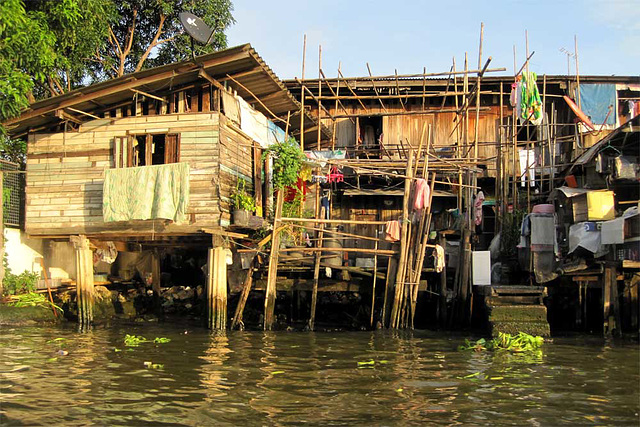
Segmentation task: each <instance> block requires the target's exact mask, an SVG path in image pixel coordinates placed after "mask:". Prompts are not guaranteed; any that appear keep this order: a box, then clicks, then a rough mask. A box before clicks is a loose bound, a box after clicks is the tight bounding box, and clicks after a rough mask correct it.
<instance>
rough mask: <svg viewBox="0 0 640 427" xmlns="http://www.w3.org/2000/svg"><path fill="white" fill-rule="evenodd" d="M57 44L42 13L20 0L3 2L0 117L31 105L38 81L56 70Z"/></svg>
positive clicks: (18, 111) (1, 17)
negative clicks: (28, 9)
mask: <svg viewBox="0 0 640 427" xmlns="http://www.w3.org/2000/svg"><path fill="white" fill-rule="evenodd" d="M54 44H55V37H54V36H53V34H52V33H51V32H50V31H48V28H47V27H46V25H44V23H43V17H42V15H41V14H39V13H34V14H27V12H26V10H25V8H24V5H23V3H22V2H21V1H20V0H3V1H2V2H0V121H3V120H6V119H8V118H10V117H14V116H16V115H18V114H19V113H20V111H21V110H22V109H23V108H25V107H26V106H27V105H29V97H28V95H29V94H30V93H31V91H32V90H33V88H34V85H35V83H43V82H44V81H45V80H46V78H47V76H48V75H49V74H50V73H51V72H52V70H53V67H54V64H55V58H56V54H55V50H54ZM0 131H1V132H4V128H3V127H1V126H0Z"/></svg>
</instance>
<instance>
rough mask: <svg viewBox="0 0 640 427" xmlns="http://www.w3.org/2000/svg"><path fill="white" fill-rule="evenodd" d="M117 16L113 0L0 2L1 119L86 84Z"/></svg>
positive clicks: (16, 0)
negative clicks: (97, 54)
mask: <svg viewBox="0 0 640 427" xmlns="http://www.w3.org/2000/svg"><path fill="white" fill-rule="evenodd" d="M115 16H116V15H115V7H114V6H113V3H112V2H111V1H109V0H64V1H59V0H41V1H32V2H27V3H26V5H25V3H23V1H22V0H3V1H2V2H0V121H1V120H6V119H8V118H10V117H14V116H16V115H18V114H19V113H20V111H21V110H22V109H23V108H24V107H26V106H27V105H29V102H30V101H34V100H35V98H36V97H37V98H43V97H46V96H53V95H58V94H60V93H62V92H65V91H68V90H71V89H72V88H75V87H78V86H81V85H82V84H83V82H84V80H85V77H86V75H87V65H88V63H89V62H90V61H92V59H93V56H94V55H95V54H96V53H97V52H98V51H99V50H100V46H101V45H102V44H104V43H106V42H107V36H108V29H109V25H110V24H111V23H112V22H113V20H114V17H115ZM34 95H35V96H34ZM2 131H3V129H2V128H1V127H0V132H2Z"/></svg>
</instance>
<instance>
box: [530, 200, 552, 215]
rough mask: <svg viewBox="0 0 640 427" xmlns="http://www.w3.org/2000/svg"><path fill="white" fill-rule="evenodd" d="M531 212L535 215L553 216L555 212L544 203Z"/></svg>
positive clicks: (550, 205)
mask: <svg viewBox="0 0 640 427" xmlns="http://www.w3.org/2000/svg"><path fill="white" fill-rule="evenodd" d="M531 212H532V213H537V214H553V213H554V212H555V208H554V207H553V205H552V204H548V203H546V204H541V205H535V206H534V207H533V210H532V211H531Z"/></svg>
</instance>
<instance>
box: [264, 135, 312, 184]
mask: <svg viewBox="0 0 640 427" xmlns="http://www.w3.org/2000/svg"><path fill="white" fill-rule="evenodd" d="M267 154H268V155H270V156H271V157H272V158H273V186H274V187H275V188H276V189H278V190H282V189H283V188H284V187H291V186H292V185H294V184H295V183H296V182H298V173H299V172H300V169H302V162H303V161H304V159H305V156H304V153H303V152H302V150H301V149H300V146H299V145H298V143H297V142H296V140H295V139H293V138H289V139H288V140H286V141H284V142H280V143H277V144H273V145H272V146H270V147H269V148H268V149H267V150H266V151H265V153H264V154H263V156H266V155H267Z"/></svg>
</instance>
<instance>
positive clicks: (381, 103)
mask: <svg viewBox="0 0 640 427" xmlns="http://www.w3.org/2000/svg"><path fill="white" fill-rule="evenodd" d="M367 70H368V71H369V76H370V77H373V74H372V73H371V67H369V63H368V62H367ZM371 84H372V85H373V91H374V92H375V93H376V96H377V97H378V102H380V105H381V106H382V109H383V110H384V111H385V113H386V112H387V108H386V107H385V106H384V103H383V102H382V99H380V94H379V93H378V88H377V87H376V83H375V80H373V78H372V79H371Z"/></svg>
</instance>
